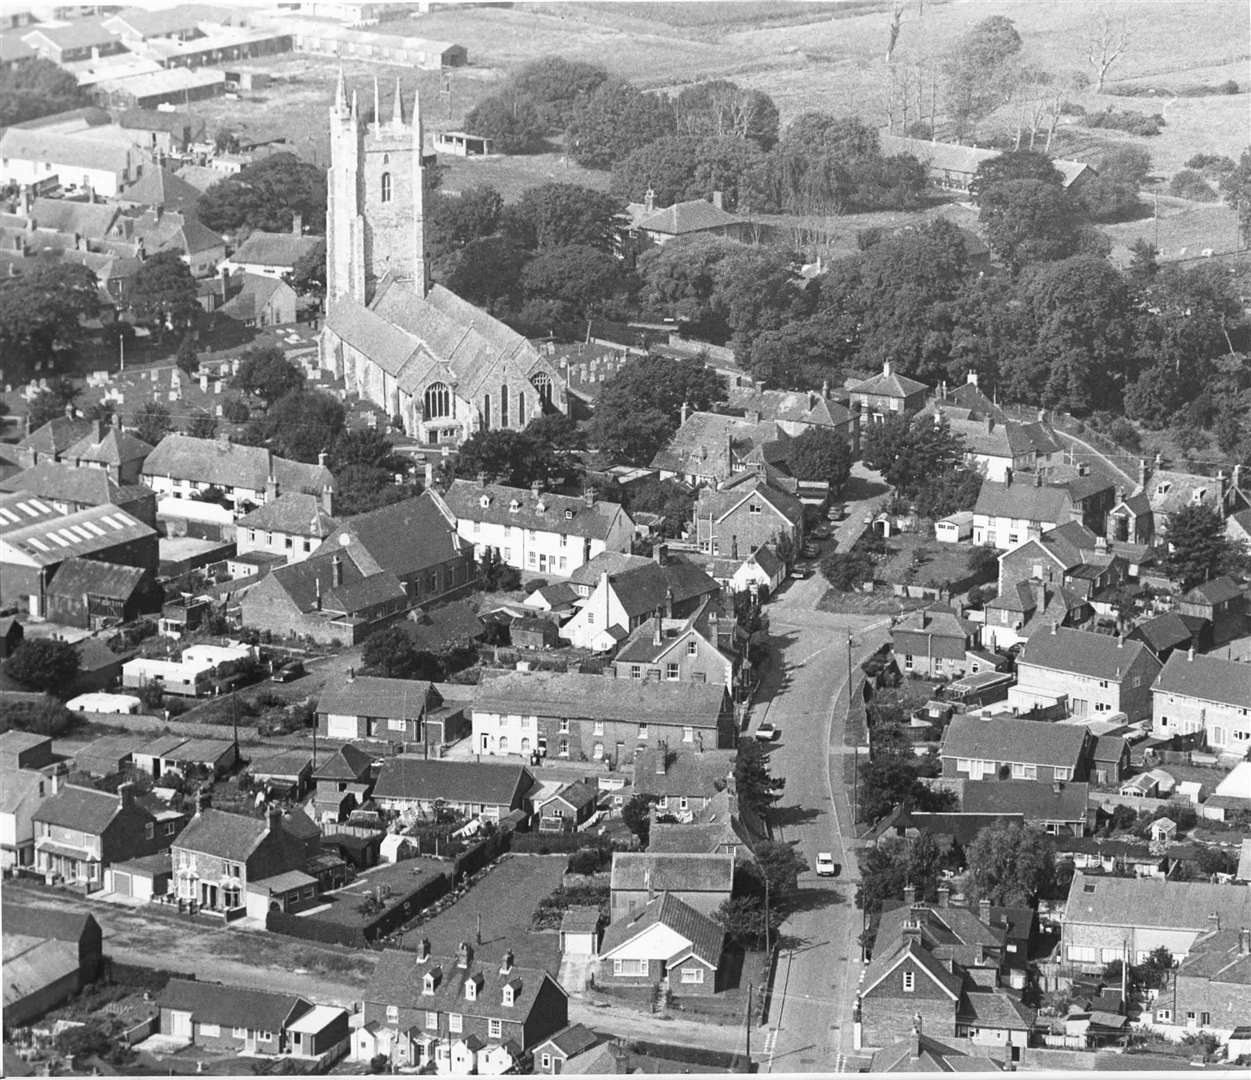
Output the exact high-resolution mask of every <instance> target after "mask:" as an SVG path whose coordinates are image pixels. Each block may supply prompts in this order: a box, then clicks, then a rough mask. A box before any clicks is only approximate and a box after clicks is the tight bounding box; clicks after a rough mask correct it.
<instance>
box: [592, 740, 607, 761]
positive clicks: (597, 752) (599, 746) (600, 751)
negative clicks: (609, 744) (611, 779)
mask: <svg viewBox="0 0 1251 1080" xmlns="http://www.w3.org/2000/svg"><path fill="white" fill-rule="evenodd" d="M591 757H592V759H593V760H595V761H602V760H603V757H604V744H603V743H602V742H597V743H596V744H595V749H594V750H593V751H592V752H591Z"/></svg>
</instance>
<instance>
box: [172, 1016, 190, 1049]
mask: <svg viewBox="0 0 1251 1080" xmlns="http://www.w3.org/2000/svg"><path fill="white" fill-rule="evenodd" d="M169 1034H171V1035H173V1036H174V1037H175V1038H178V1039H186V1040H187V1041H188V1042H190V1041H191V1014H190V1013H189V1012H180V1011H179V1010H177V1009H171V1010H170V1012H169Z"/></svg>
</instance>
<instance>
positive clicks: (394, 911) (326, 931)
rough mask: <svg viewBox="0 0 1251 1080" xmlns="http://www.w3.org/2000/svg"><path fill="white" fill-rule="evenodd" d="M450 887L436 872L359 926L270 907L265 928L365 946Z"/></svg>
mask: <svg viewBox="0 0 1251 1080" xmlns="http://www.w3.org/2000/svg"><path fill="white" fill-rule="evenodd" d="M451 888H452V882H451V879H450V877H449V876H448V875H447V874H436V875H435V876H434V877H432V878H428V879H427V880H426V881H424V882H423V883H422V884H421V885H420V886H419V887H418V888H416V889H414V890H413V891H412V892H410V893H406V894H405V895H404V896H399V897H396V898H395V899H393V900H392V901H391V903H389V904H388V905H387V906H386V907H385V908H383V909H382V911H380V912H379V913H378V916H377V918H375V919H371V920H370V921H369V922H367V923H365V924H363V925H361V926H347V925H345V924H343V923H338V922H335V921H333V920H332V919H326V918H318V917H317V916H316V915H310V916H307V917H305V918H298V917H297V916H295V915H288V914H286V913H285V912H282V911H277V910H271V911H269V912H268V913H267V914H266V916H265V929H267V930H272V931H274V932H275V933H279V934H286V935H287V936H288V937H296V938H303V939H304V940H306V941H319V942H322V943H323V944H331V945H347V946H349V947H351V948H356V949H360V948H365V947H366V946H368V945H369V943H370V942H372V941H375V940H377V939H378V938H380V937H386V935H388V934H390V933H393V932H394V931H395V930H396V929H398V928H399V927H401V926H403V925H404V924H405V923H406V922H409V921H410V920H412V919H414V918H415V917H416V916H417V915H418V914H419V913H420V912H421V910H422V909H423V908H426V907H429V906H430V905H431V904H433V903H434V902H435V901H436V900H438V899H439V898H440V897H442V896H444V895H446V894H447V893H448V892H449V891H451Z"/></svg>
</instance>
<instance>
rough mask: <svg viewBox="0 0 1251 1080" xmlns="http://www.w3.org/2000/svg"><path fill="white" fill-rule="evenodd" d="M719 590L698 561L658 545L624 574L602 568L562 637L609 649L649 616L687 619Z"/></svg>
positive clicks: (579, 644) (576, 643)
mask: <svg viewBox="0 0 1251 1080" xmlns="http://www.w3.org/2000/svg"><path fill="white" fill-rule="evenodd" d="M720 591H721V586H720V585H718V584H717V582H716V581H715V580H714V579H713V578H711V577H709V576H708V575H707V574H706V573H704V571H703V569H701V568H700V567H699V566H698V565H697V564H696V563H695V562H694V561H693V560H691V559H687V558H684V557H682V556H681V555H670V554H669V550H668V547H667V546H666V545H664V544H658V545H656V547H655V548H654V549H653V558H652V561H651V562H649V563H644V564H641V565H636V566H634V567H633V568H631V569H628V570H625V571H623V572H621V573H619V574H611V573H609V572H608V571H607V570H604V571H602V572H601V573H600V577H599V581H598V583H597V584H596V585H595V587H594V589H593V590H592V591H591V594H590V595H589V596H588V597H587V598H586V599H585V600H584V601H583V602H582V604H581V605H579V607H578V611H577V612H576V613H575V614H574V616H573V618H572V619H570V620H569V621H568V622H567V623H565V624H564V626H562V627H561V629H560V636H561V637H562V638H563V639H564V640H566V641H568V642H569V643H570V644H571V645H573V646H574V647H575V648H580V649H592V650H594V651H595V652H607V651H608V650H610V649H614V648H616V647H617V646H618V645H619V644H620V643H621V642H622V641H624V640H625V639H626V638H627V637H628V636H629V635H630V633H631V631H633V630H637V629H638V627H639V626H640V625H642V624H643V623H644V622H646V621H647V620H648V619H651V618H653V617H655V616H661V617H663V618H666V619H683V618H686V617H688V616H690V615H693V614H694V613H695V612H696V611H697V610H699V608H700V607H702V606H703V605H704V604H705V602H706V601H707V600H708V599H709V598H710V597H715V596H716V595H717V594H718V593H719V592H720Z"/></svg>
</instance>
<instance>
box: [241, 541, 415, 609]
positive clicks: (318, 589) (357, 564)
mask: <svg viewBox="0 0 1251 1080" xmlns="http://www.w3.org/2000/svg"><path fill="white" fill-rule="evenodd" d="M319 550H320V549H319ZM336 566H337V567H338V572H339V573H340V575H341V577H340V584H338V585H336V584H335V583H334V581H335V572H336V571H335V568H336ZM261 585H262V587H266V586H267V585H268V587H269V588H275V589H280V590H281V591H282V592H284V593H285V594H286V595H287V597H288V598H289V599H290V601H291V602H292V603H293V604H294V605H295V606H296V607H298V608H299V609H300V610H301V611H304V612H311V611H316V610H319V606H318V598H319V597H320V610H322V611H327V612H342V613H344V614H345V615H348V616H353V615H355V614H356V613H358V612H361V611H365V610H366V609H368V608H370V607H374V606H377V605H380V604H384V603H386V602H388V601H397V602H398V601H403V600H406V599H407V595H408V594H407V593H406V592H405V591H404V586H403V585H402V584H401V583H400V580H399V578H397V577H396V576H395V574H393V573H392V572H391V571H390V570H383V571H374V570H373V567H372V565H371V564H370V562H369V561H367V560H366V559H365V558H364V557H363V554H362V553H361V552H359V551H357V552H356V553H355V554H354V553H353V552H351V551H346V553H345V554H342V555H341V554H339V549H336V550H335V551H334V552H330V551H327V552H326V554H324V555H318V554H316V553H314V555H313V557H312V558H309V559H305V560H304V561H303V562H298V563H293V564H290V565H288V566H279V567H277V568H276V569H274V570H273V571H272V572H271V573H270V574H269V577H268V578H267V579H266V581H265V582H262V583H261Z"/></svg>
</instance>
